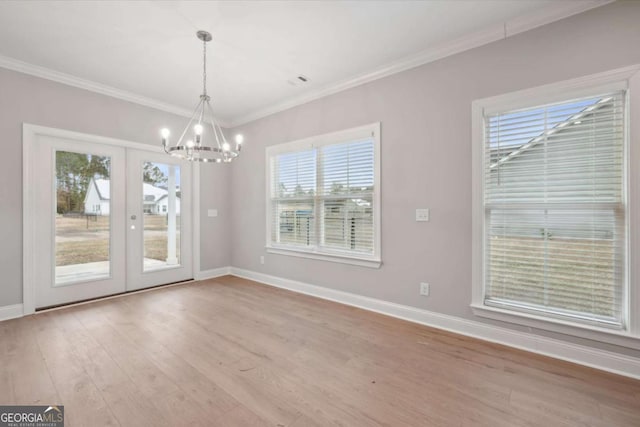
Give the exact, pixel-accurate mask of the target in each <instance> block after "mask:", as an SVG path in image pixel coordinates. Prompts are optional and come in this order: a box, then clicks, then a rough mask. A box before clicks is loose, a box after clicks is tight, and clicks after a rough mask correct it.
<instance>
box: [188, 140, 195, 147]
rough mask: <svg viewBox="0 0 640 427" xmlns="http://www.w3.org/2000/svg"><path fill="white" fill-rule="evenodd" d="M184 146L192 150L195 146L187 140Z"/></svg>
mask: <svg viewBox="0 0 640 427" xmlns="http://www.w3.org/2000/svg"><path fill="white" fill-rule="evenodd" d="M186 145H187V148H193V147H195V146H196V144H195V143H194V142H193V141H192V140H188V141H187V144H186Z"/></svg>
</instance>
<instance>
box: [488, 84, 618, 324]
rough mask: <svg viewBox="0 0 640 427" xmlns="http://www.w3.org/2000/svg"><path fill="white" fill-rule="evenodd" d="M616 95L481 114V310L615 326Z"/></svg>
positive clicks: (616, 239)
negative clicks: (482, 140) (484, 307)
mask: <svg viewBox="0 0 640 427" xmlns="http://www.w3.org/2000/svg"><path fill="white" fill-rule="evenodd" d="M624 110H625V92H623V91H620V92H615V93H609V94H605V95H600V96H593V97H590V98H584V99H579V100H573V101H568V102H563V103H556V104H551V105H545V106H540V107H535V108H528V109H524V110H518V111H507V112H501V113H498V114H492V115H485V117H484V132H485V135H484V144H485V146H484V153H485V155H484V160H483V162H484V208H485V209H484V212H485V218H484V221H485V233H486V235H485V243H484V252H485V256H484V260H485V266H484V275H485V277H484V304H485V305H488V306H495V307H499V308H503V309H508V310H515V311H524V312H528V313H533V314H537V315H543V316H550V317H556V318H561V319H564V320H570V321H575V322H583V323H589V324H596V325H598V326H605V327H611V328H619V329H623V328H625V327H626V325H625V316H626V313H625V299H626V295H625V289H626V287H625V283H626V275H625V271H626V246H627V242H626V239H627V237H626V236H627V231H626V216H627V212H626V196H625V192H626V189H625V185H624V176H625V167H624V165H625V144H624V141H625V111H624Z"/></svg>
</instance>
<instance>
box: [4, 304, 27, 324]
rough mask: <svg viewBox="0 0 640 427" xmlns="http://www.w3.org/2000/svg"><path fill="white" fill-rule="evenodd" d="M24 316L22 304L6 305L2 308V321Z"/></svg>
mask: <svg viewBox="0 0 640 427" xmlns="http://www.w3.org/2000/svg"><path fill="white" fill-rule="evenodd" d="M23 315H24V313H23V311H22V304H13V305H5V306H4V307H0V321H3V320H9V319H15V318H17V317H22V316H23Z"/></svg>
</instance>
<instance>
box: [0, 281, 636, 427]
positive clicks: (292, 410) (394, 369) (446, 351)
mask: <svg viewBox="0 0 640 427" xmlns="http://www.w3.org/2000/svg"><path fill="white" fill-rule="evenodd" d="M54 403H57V404H63V405H65V415H66V421H67V424H66V425H67V426H84V425H86V426H92V427H95V426H101V425H113V426H118V425H120V426H295V427H300V426H305V427H306V426H310V427H313V426H331V425H333V426H438V427H440V426H444V427H446V426H492V427H500V426H504V427H514V426H545V427H551V426H560V427H562V426H598V427H612V426H634V427H637V426H640V381H635V380H631V379H628V378H624V377H620V376H616V375H613V374H608V373H604V372H600V371H597V370H594V369H590V368H586V367H582V366H577V365H573V364H570V363H566V362H561V361H557V360H554V359H550V358H546V357H543V356H538V355H534V354H530V353H526V352H523V351H518V350H513V349H509V348H506V347H502V346H499V345H495V344H490V343H485V342H483V341H479V340H474V339H471V338H466V337H462V336H458V335H455V334H451V333H447V332H442V331H438V330H435V329H430V328H427V327H424V326H420V325H416V324H412V323H409V322H404V321H401V320H397V319H393V318H390V317H386V316H382V315H378V314H375V313H370V312H367V311H364V310H359V309H356V308H352V307H348V306H343V305H340V304H336V303H333V302H329V301H324V300H320V299H316V298H312V297H308V296H304V295H299V294H295V293H292V292H288V291H284V290H280V289H275V288H271V287H268V286H265V285H261V284H257V283H255V282H250V281H247V280H243V279H239V278H236V277H231V276H226V277H222V278H219V279H214V280H209V281H204V282H196V283H193V284H187V285H180V286H174V287H167V288H160V289H156V290H153V291H150V292H145V293H139V294H132V295H127V296H124V297H120V298H114V299H109V300H102V301H97V302H93V303H90V304H86V305H79V306H73V307H68V308H64V309H61V310H55V311H50V312H45V313H40V314H36V315H33V316H28V317H25V318H22V319H15V320H10V321H5V322H0V404H43V405H44V404H54Z"/></svg>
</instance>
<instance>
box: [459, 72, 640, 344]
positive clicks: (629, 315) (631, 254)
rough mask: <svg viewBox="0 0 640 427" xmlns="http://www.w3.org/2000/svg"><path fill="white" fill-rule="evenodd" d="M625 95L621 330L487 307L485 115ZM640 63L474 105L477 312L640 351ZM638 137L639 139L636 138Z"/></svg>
mask: <svg viewBox="0 0 640 427" xmlns="http://www.w3.org/2000/svg"><path fill="white" fill-rule="evenodd" d="M619 90H624V91H626V106H625V141H624V154H625V159H624V176H625V179H624V186H625V188H624V191H625V194H626V200H627V203H626V263H625V266H624V267H625V273H626V274H625V277H626V283H625V284H624V294H625V302H624V307H623V310H624V312H625V313H626V316H625V319H624V323H625V324H626V328H625V329H622V330H618V329H609V328H606V327H602V326H598V325H592V324H588V323H579V322H574V321H571V320H568V319H561V318H557V317H552V316H545V315H541V314H533V313H527V312H523V311H515V310H509V309H507V308H500V307H495V306H490V305H487V304H485V278H486V275H485V266H486V261H487V260H486V257H485V255H486V253H487V252H486V240H487V239H486V237H487V228H486V227H487V224H486V215H485V205H484V191H485V188H484V185H485V177H484V172H485V170H484V163H483V162H484V155H485V143H484V135H485V120H484V119H485V116H488V115H491V114H496V113H500V112H505V111H512V110H517V109H522V108H528V107H535V106H538V105H544V104H549V103H556V102H562V101H565V100H571V99H577V98H582V97H587V96H590V95H593V94H597V93H606V92H614V91H619ZM637 92H640V65H634V66H630V67H625V68H621V69H616V70H612V71H607V72H604V73H599V74H594V75H590V76H586V77H581V78H577V79H572V80H567V81H563V82H559V83H553V84H549V85H544V86H539V87H535V88H531V89H525V90H521V91H516V92H511V93H506V94H503V95H498V96H493V97H489V98H484V99H478V100H476V101H473V103H472V186H473V188H472V298H471V304H470V307H471V309H472V311H473V314H474V315H476V316H479V317H485V318H489V319H493V320H500V321H505V322H509V323H514V324H518V325H522V326H526V327H528V328H529V330H531V328H536V329H541V330H547V331H552V332H558V333H563V334H567V335H573V336H579V337H583V338H589V339H597V340H600V341H603V342H608V343H612V344H616V345H621V346H625V347H630V348H640V339H639V338H640V286H639V285H638V283H637V281H636V279H637V277H638V275H637V273H638V271H637V270H638V268H640V267H639V266H636V265H637V264H638V256H637V254H638V253H639V252H640V251H639V250H640V236H637V234H638V228H640V227H639V225H640V214H639V211H640V191H639V190H640V146H639V144H640V140H638V135H640V114H639V113H640V96H639V95H638V93H637ZM634 139H635V140H634Z"/></svg>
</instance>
